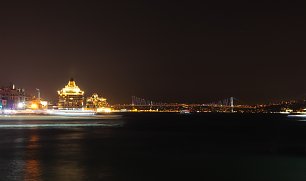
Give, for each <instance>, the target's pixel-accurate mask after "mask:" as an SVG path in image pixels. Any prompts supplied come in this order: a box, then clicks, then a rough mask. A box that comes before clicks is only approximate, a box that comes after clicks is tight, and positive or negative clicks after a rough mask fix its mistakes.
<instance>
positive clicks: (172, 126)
mask: <svg viewBox="0 0 306 181" xmlns="http://www.w3.org/2000/svg"><path fill="white" fill-rule="evenodd" d="M0 122H1V123H0V180H54V181H56V180H76V181H77V180H106V181H107V180H111V181H112V180H114V181H116V180H144V181H146V180H149V181H150V180H152V181H153V180H154V181H157V180H239V181H240V180H241V181H248V180H251V181H252V180H260V181H265V180H269V181H270V180H278V181H281V180H286V181H287V180H288V181H299V180H301V181H302V180H303V181H305V180H306V122H304V121H302V120H300V119H292V118H290V119H289V118H287V117H286V116H283V115H268V114H267V115H262V114H250V115H248V114H194V115H179V114H160V113H155V114H150V113H146V114H140V113H135V114H125V115H123V116H122V117H118V118H116V119H110V120H108V119H107V118H105V119H104V120H94V121H91V122H95V123H98V124H100V123H101V126H79V127H70V126H69V125H67V126H48V127H35V126H34V127H30V128H29V127H25V128H16V127H9V128H4V127H2V128H1V125H6V124H8V123H9V124H17V125H24V124H34V123H35V124H37V123H48V125H50V124H53V123H54V124H56V123H58V121H50V120H48V121H46V120H43V121H37V120H36V121H31V120H24V121H22V120H18V121H14V120H10V121H3V120H1V121H0ZM65 122H66V123H67V122H69V121H65ZM77 122H78V123H83V122H86V120H81V121H77ZM89 122H90V121H89ZM70 123H74V121H72V120H70ZM102 123H103V124H102ZM107 125H109V126H107Z"/></svg>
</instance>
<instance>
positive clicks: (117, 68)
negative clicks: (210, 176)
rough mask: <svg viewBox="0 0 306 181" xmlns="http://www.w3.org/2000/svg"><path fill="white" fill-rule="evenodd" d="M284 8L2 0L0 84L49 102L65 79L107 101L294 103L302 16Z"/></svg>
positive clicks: (303, 89) (298, 9) (294, 6)
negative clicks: (37, 92) (12, 85)
mask: <svg viewBox="0 0 306 181" xmlns="http://www.w3.org/2000/svg"><path fill="white" fill-rule="evenodd" d="M302 7H303V6H302V5H301V4H298V3H294V2H290V3H289V2H288V3H283V2H278V3H272V2H254V3H249V2H244V1H235V2H227V1H221V2H196V1H188V2H187V1H183V2H171V1H154V2H153V1H152V2H151V1H143V2H125V1H116V2H86V3H80V2H77V1H74V2H73V3H72V2H61V3H56V2H44V3H34V4H29V3H27V2H20V3H17V2H5V3H3V4H2V6H1V7H0V38H1V41H0V48H1V50H2V52H1V55H0V60H1V62H2V65H3V66H2V69H1V72H2V75H3V76H1V77H0V85H7V84H9V83H10V82H13V83H15V84H16V85H18V86H19V87H24V88H25V89H26V90H27V91H31V92H32V93H35V89H36V88H39V89H40V90H41V92H42V96H44V97H47V98H49V99H51V100H56V99H57V95H56V91H57V90H58V89H60V88H61V86H62V85H63V84H65V83H66V80H68V79H69V78H70V77H74V78H75V79H76V80H77V82H78V84H79V85H80V87H82V89H84V91H85V92H87V93H88V94H89V95H90V94H92V93H95V92H97V93H98V94H99V95H103V96H105V97H107V98H108V99H109V101H110V103H112V104H117V103H129V102H130V101H131V96H139V97H144V98H147V99H150V100H155V101H163V102H184V103H205V102H211V101H215V100H219V99H223V98H226V97H231V96H234V97H237V98H239V99H240V100H243V101H244V102H245V103H246V104H255V103H268V102H273V101H281V100H288V99H296V98H298V97H299V96H301V95H304V94H305V93H306V84H304V83H303V81H304V77H303V76H304V75H303V72H304V70H303V69H304V65H305V64H306V63H305V60H304V59H305V56H304V49H305V48H304V45H305V38H306V37H305V30H306V26H305V21H304V19H305V12H304V9H303V8H302Z"/></svg>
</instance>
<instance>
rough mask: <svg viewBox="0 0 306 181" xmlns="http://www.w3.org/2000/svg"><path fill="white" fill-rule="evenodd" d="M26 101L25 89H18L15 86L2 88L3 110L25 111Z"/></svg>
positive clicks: (1, 103) (0, 96) (0, 93)
mask: <svg viewBox="0 0 306 181" xmlns="http://www.w3.org/2000/svg"><path fill="white" fill-rule="evenodd" d="M26 101H27V97H26V94H25V90H24V89H22V88H16V87H15V85H14V84H13V85H11V86H8V87H2V88H0V108H1V109H23V108H24V105H25V102H26Z"/></svg>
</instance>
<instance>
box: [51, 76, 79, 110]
mask: <svg viewBox="0 0 306 181" xmlns="http://www.w3.org/2000/svg"><path fill="white" fill-rule="evenodd" d="M57 93H58V108H59V109H81V108H83V105H84V91H82V90H81V89H80V88H79V87H78V86H77V85H76V83H75V81H74V80H73V79H72V78H71V79H70V80H69V82H68V84H67V85H66V86H65V87H64V88H63V89H62V90H59V91H57Z"/></svg>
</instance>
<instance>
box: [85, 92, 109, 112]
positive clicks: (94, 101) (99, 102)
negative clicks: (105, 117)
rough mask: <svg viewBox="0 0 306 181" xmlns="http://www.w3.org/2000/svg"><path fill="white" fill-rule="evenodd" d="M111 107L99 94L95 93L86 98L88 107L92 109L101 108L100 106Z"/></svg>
mask: <svg viewBox="0 0 306 181" xmlns="http://www.w3.org/2000/svg"><path fill="white" fill-rule="evenodd" d="M106 107H109V105H108V103H107V102H106V99H105V98H103V97H99V95H98V94H96V93H94V94H93V95H92V96H91V97H88V98H87V99H86V108H87V109H92V110H95V111H97V110H99V109H100V108H106Z"/></svg>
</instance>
